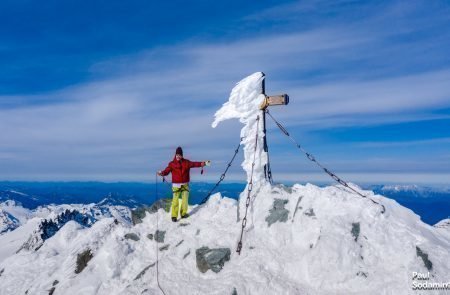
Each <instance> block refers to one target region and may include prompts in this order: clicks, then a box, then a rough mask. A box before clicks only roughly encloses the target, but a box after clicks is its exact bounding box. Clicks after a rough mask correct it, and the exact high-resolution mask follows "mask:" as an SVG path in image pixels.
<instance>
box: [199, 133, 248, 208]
mask: <svg viewBox="0 0 450 295" xmlns="http://www.w3.org/2000/svg"><path fill="white" fill-rule="evenodd" d="M242 140H243V137H241V141H240V142H239V144H238V146H237V148H236V150H235V151H234V155H233V158H231V161H230V162H229V163H228V165H227V168H226V169H225V171H224V172H223V173H222V175H221V176H220V179H219V181H218V182H217V183H216V184H215V185H214V187H213V188H212V189H211V190H210V191H209V193H208V194H207V195H206V197H204V198H203V200H202V201H201V202H200V205H202V204H205V203H206V201H207V200H208V199H209V197H210V196H211V195H212V193H213V191H214V190H215V189H216V188H217V187H218V186H219V184H220V183H221V182H222V181H223V180H224V179H225V175H226V174H227V172H228V169H230V167H231V164H232V163H233V161H234V158H236V155H237V154H238V153H239V148H240V147H241V143H242Z"/></svg>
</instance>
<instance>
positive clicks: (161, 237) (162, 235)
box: [154, 230, 166, 243]
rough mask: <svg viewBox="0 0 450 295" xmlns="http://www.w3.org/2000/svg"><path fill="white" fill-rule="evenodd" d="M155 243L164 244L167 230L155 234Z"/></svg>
mask: <svg viewBox="0 0 450 295" xmlns="http://www.w3.org/2000/svg"><path fill="white" fill-rule="evenodd" d="M154 237H155V241H157V242H158V243H164V238H165V237H166V231H165V230H157V231H156V232H155V236H154Z"/></svg>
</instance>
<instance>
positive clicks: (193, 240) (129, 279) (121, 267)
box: [0, 73, 450, 295]
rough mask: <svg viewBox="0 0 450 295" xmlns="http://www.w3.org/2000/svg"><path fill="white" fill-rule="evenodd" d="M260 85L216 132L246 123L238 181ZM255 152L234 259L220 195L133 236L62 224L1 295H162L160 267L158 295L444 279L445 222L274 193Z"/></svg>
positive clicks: (0, 272) (394, 290) (13, 267)
mask: <svg viewBox="0 0 450 295" xmlns="http://www.w3.org/2000/svg"><path fill="white" fill-rule="evenodd" d="M261 79H262V75H261V73H255V74H253V75H251V76H249V77H248V78H246V79H244V80H243V81H241V82H240V83H238V85H237V86H236V87H235V88H234V89H233V91H232V93H231V96H230V100H229V102H227V103H226V104H225V105H224V106H223V107H222V109H221V110H219V111H218V112H217V113H216V120H215V122H214V124H213V125H214V126H216V125H217V123H218V122H220V121H222V120H224V119H229V118H239V119H240V120H241V122H243V123H244V124H245V125H244V128H243V130H242V132H241V135H242V136H243V137H245V138H244V144H245V149H244V150H245V161H244V163H243V167H244V169H245V170H246V172H247V176H249V172H250V170H249V167H250V169H251V166H249V164H250V165H251V163H252V161H253V155H254V146H252V141H253V140H254V137H253V136H254V135H255V132H261V130H260V129H259V130H258V131H256V125H255V122H256V121H255V120H256V116H257V115H258V112H260V111H258V110H257V109H258V106H259V103H260V102H259V101H258V100H259V93H260V90H261V89H260V87H261V81H262V80H261ZM252 137H253V140H252ZM259 140H261V143H262V137H260V138H259ZM258 145H259V146H260V148H258V149H257V164H256V168H255V172H256V173H255V174H254V179H253V181H254V183H255V185H256V186H257V188H258V189H257V190H255V191H254V194H253V195H252V202H251V203H250V207H251V208H250V210H249V215H250V216H249V218H251V220H252V222H251V225H250V226H249V225H247V228H246V232H245V234H244V240H243V248H242V253H241V255H238V254H237V253H236V252H235V249H236V245H237V241H238V237H239V233H240V230H241V224H240V222H236V211H237V210H236V209H237V208H238V206H239V205H238V202H236V201H235V200H232V199H229V198H226V197H222V196H221V194H220V193H217V194H214V195H213V196H211V198H210V199H209V200H208V202H207V203H206V204H204V205H202V206H200V207H198V210H195V212H194V213H193V214H192V215H191V216H190V217H189V218H188V219H183V220H182V221H181V222H179V223H173V222H171V221H170V216H169V214H168V213H166V212H165V211H164V210H162V209H160V210H158V211H157V212H156V213H153V214H150V213H147V215H146V217H145V218H143V220H142V223H138V224H136V225H134V226H133V225H130V224H128V223H120V222H119V223H115V222H114V220H113V218H103V219H100V220H99V221H97V222H96V223H94V224H93V225H92V226H91V227H83V226H81V225H80V224H78V223H76V222H74V221H69V222H67V223H66V224H65V225H64V226H63V227H62V228H61V229H60V230H59V231H58V232H56V234H55V235H54V236H52V237H50V238H48V239H47V240H46V241H45V242H44V243H43V244H42V246H41V247H40V248H39V249H36V250H22V251H20V252H18V253H16V254H14V255H11V256H10V257H8V258H6V259H5V260H4V261H2V262H0V294H25V293H27V294H48V293H49V292H52V293H53V294H55V295H56V294H161V291H160V290H159V288H158V284H157V279H156V277H157V267H156V260H157V257H159V264H158V265H159V282H160V284H161V287H162V288H163V289H164V291H165V294H180V293H183V294H419V293H417V292H415V291H414V290H413V289H412V284H413V283H414V282H417V281H414V280H413V272H416V273H417V272H418V273H423V274H427V273H429V274H430V279H429V280H428V282H437V283H445V282H448V281H450V264H449V263H448V261H450V235H449V231H448V228H447V226H446V224H447V222H443V223H439V226H437V227H433V226H430V225H427V224H425V223H423V222H422V221H421V220H420V218H419V216H417V215H416V214H414V213H413V212H412V211H411V210H409V209H406V208H405V207H403V206H401V205H399V204H398V203H397V202H395V201H393V200H391V199H388V198H385V197H383V196H380V195H375V194H374V193H373V192H371V191H362V190H361V192H362V193H364V194H365V195H367V196H369V197H370V198H372V199H374V200H376V201H377V202H380V203H382V204H383V205H384V206H385V207H386V212H385V213H384V214H383V213H381V210H380V206H378V205H376V204H374V203H372V202H370V200H368V199H366V198H361V197H360V196H358V195H356V194H354V193H352V192H351V191H348V190H346V189H345V188H344V187H342V186H329V187H325V188H320V187H317V186H314V185H312V184H307V185H299V184H295V185H294V186H292V187H286V186H283V185H275V186H271V185H270V184H269V183H267V182H266V181H265V180H264V174H263V173H262V167H263V165H264V163H265V158H264V154H263V151H262V144H261V145H260V143H259V142H258ZM352 186H354V185H352ZM354 187H356V186H354ZM242 194H243V195H241V202H242V199H245V197H246V191H244V192H243V193H242ZM190 209H193V207H190ZM157 220H158V222H157ZM157 225H158V226H157ZM19 229H20V228H18V229H16V230H15V231H13V232H12V233H14V232H16V231H18V230H19ZM205 249H206V250H205ZM208 249H211V250H212V252H208V251H209V250H208ZM157 253H158V255H157ZM201 253H208V254H207V255H206V256H207V257H203V256H201ZM228 255H229V256H228ZM209 264H212V266H211V265H209ZM446 292H448V291H443V290H441V291H437V292H430V294H445V293H446Z"/></svg>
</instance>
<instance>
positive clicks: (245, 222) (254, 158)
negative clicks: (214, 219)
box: [236, 116, 259, 255]
mask: <svg viewBox="0 0 450 295" xmlns="http://www.w3.org/2000/svg"><path fill="white" fill-rule="evenodd" d="M258 128H259V116H257V117H256V136H255V150H254V153H253V163H252V172H251V173H250V182H249V183H248V186H247V200H246V201H245V215H244V218H243V219H242V228H241V236H240V238H239V242H238V245H237V249H236V252H237V253H238V254H239V255H241V250H242V237H243V235H244V229H245V226H246V225H247V212H248V206H249V205H250V194H251V192H252V189H253V170H254V168H255V160H256V148H257V147H258V133H259V132H258V131H259V130H258Z"/></svg>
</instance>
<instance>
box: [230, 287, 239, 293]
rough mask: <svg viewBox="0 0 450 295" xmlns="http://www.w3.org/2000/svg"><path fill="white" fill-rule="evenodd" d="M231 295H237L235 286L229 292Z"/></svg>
mask: <svg viewBox="0 0 450 295" xmlns="http://www.w3.org/2000/svg"><path fill="white" fill-rule="evenodd" d="M231 295H238V293H237V291H236V287H234V288H233V292H232V293H231Z"/></svg>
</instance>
